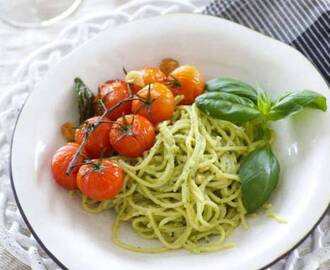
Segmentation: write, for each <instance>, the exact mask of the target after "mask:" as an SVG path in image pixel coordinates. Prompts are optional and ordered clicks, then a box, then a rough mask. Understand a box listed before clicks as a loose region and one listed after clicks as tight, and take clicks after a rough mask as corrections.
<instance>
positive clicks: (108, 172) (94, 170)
mask: <svg viewBox="0 0 330 270" xmlns="http://www.w3.org/2000/svg"><path fill="white" fill-rule="evenodd" d="M77 185H78V188H79V189H80V191H81V192H82V193H83V194H85V195H86V196H87V197H89V198H91V199H93V200H96V201H104V200H110V199H112V198H113V197H115V196H116V195H117V194H118V193H119V191H120V189H121V188H122V186H123V171H122V169H121V167H120V166H119V165H117V164H116V163H115V162H113V161H110V160H105V159H103V160H92V161H91V163H88V164H85V165H82V166H81V167H80V169H79V171H78V174H77Z"/></svg>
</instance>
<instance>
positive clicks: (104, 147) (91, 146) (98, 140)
mask: <svg viewBox="0 0 330 270" xmlns="http://www.w3.org/2000/svg"><path fill="white" fill-rule="evenodd" d="M99 118H100V116H94V117H92V118H89V119H87V120H86V121H85V122H84V123H83V124H82V125H81V127H80V128H78V129H77V130H76V133H75V141H76V143H78V144H81V143H82V142H83V140H84V137H85V134H86V133H88V132H89V130H90V129H91V128H93V125H94V124H95V123H96V122H97V121H98V120H99ZM111 126H112V124H111V123H110V120H109V119H108V118H106V117H104V119H103V120H102V122H101V124H100V125H99V126H98V127H97V128H96V129H94V131H93V132H91V134H90V135H89V137H88V140H87V143H86V144H85V147H84V149H85V151H86V152H87V154H88V155H89V156H90V157H92V158H99V157H104V156H106V155H108V154H109V153H110V151H111V145H110V142H109V132H110V130H111Z"/></svg>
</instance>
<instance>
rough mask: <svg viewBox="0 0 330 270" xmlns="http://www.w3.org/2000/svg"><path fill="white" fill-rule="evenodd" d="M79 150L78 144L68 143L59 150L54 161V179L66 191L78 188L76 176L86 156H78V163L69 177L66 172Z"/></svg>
mask: <svg viewBox="0 0 330 270" xmlns="http://www.w3.org/2000/svg"><path fill="white" fill-rule="evenodd" d="M78 148H79V145H78V144H76V143H68V144H66V145H65V146H62V147H61V148H59V149H58V150H57V151H56V153H55V154H54V156H53V159H52V172H53V176H54V179H55V180H56V182H57V183H58V184H60V185H61V186H62V187H64V188H66V189H76V188H77V182H76V176H77V172H78V169H79V167H78V166H77V165H79V164H82V163H83V161H84V158H85V154H84V153H82V154H81V155H80V156H78V158H77V161H76V162H75V164H74V165H75V167H73V169H72V171H71V172H70V174H69V175H66V171H67V169H68V166H69V164H70V162H71V160H72V159H73V157H74V155H75V154H76V152H77V150H78Z"/></svg>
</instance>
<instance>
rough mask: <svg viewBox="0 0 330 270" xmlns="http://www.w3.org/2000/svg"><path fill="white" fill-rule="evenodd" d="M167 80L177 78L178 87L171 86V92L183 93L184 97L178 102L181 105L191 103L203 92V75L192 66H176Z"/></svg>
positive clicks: (175, 93)
mask: <svg viewBox="0 0 330 270" xmlns="http://www.w3.org/2000/svg"><path fill="white" fill-rule="evenodd" d="M169 80H170V81H171V80H177V81H178V82H179V84H180V86H179V87H171V90H172V91H173V94H174V95H175V96H177V95H183V96H184V99H183V100H182V101H181V102H180V104H182V105H191V104H193V103H194V102H195V98H196V97H198V96H199V95H200V94H202V93H203V91H204V88H205V81H204V79H203V76H202V75H201V73H200V72H199V71H198V69H197V68H196V67H194V66H189V65H185V66H180V67H178V68H176V69H175V70H174V71H173V72H172V73H171V74H170V76H169Z"/></svg>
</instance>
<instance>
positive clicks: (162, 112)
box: [132, 83, 175, 125]
mask: <svg viewBox="0 0 330 270" xmlns="http://www.w3.org/2000/svg"><path fill="white" fill-rule="evenodd" d="M149 87H150V89H149ZM136 95H137V96H139V97H141V98H143V99H147V98H148V96H149V95H150V97H149V98H150V99H151V105H150V106H149V108H148V106H147V105H146V104H145V102H143V101H140V100H133V102H132V113H134V114H139V115H142V116H144V117H145V118H147V119H148V120H149V121H151V122H152V123H153V124H154V125H157V124H158V123H160V122H162V121H164V120H170V119H171V118H172V115H173V113H174V109H175V100H174V96H173V94H172V92H171V90H170V89H169V88H168V87H167V86H165V85H164V84H160V83H153V84H151V85H149V86H146V87H144V88H143V89H142V90H140V91H139V92H137V93H136Z"/></svg>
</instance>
